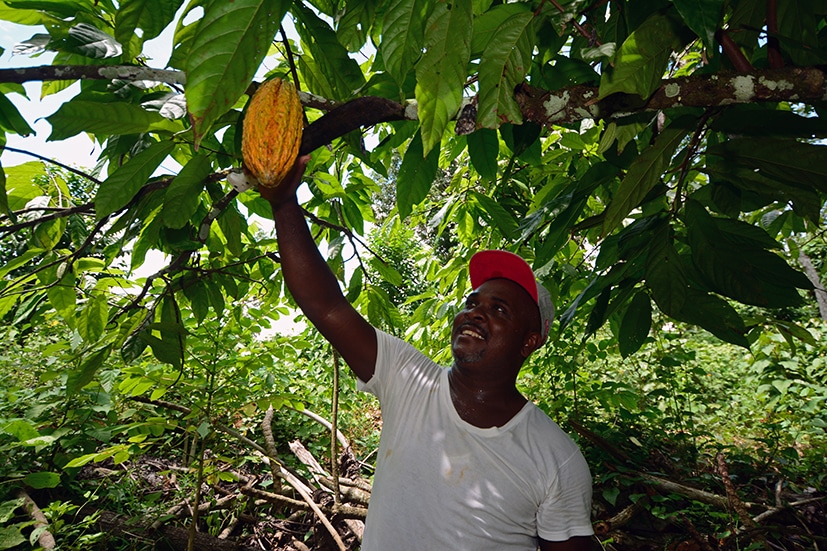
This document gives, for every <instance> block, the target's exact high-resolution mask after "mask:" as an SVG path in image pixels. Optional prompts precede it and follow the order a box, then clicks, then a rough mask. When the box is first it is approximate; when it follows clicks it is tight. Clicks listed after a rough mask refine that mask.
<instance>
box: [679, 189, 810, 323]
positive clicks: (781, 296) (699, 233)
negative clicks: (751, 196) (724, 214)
mask: <svg viewBox="0 0 827 551" xmlns="http://www.w3.org/2000/svg"><path fill="white" fill-rule="evenodd" d="M742 224H743V223H742ZM686 226H687V230H688V231H687V237H688V240H689V245H690V247H691V250H692V263H693V264H694V266H695V267H696V268H697V269H698V272H699V274H700V275H701V276H702V277H703V280H704V282H705V283H706V284H707V285H708V286H709V288H710V289H711V290H713V291H715V292H717V293H720V294H722V295H724V296H727V297H730V298H733V299H735V300H737V301H740V302H743V303H745V304H752V305H755V306H762V307H767V308H779V307H784V306H794V305H797V304H799V303H800V302H801V296H800V294H799V293H798V291H797V288H810V287H811V285H812V284H811V283H810V282H809V280H808V279H807V278H806V276H804V274H801V273H800V272H796V271H795V270H793V269H792V268H790V266H789V265H787V263H786V262H785V261H784V260H783V259H782V258H781V257H780V256H778V255H777V254H775V253H773V252H770V251H767V250H765V249H764V248H763V247H762V246H761V245H756V241H755V240H754V239H744V238H743V237H741V236H740V235H738V234H735V233H733V232H731V231H727V226H726V225H724V224H720V225H719V224H718V219H716V218H714V217H712V216H710V215H709V213H707V212H706V210H705V209H704V208H703V207H702V206H701V205H700V204H698V203H697V202H696V201H692V200H690V201H687V203H686Z"/></svg>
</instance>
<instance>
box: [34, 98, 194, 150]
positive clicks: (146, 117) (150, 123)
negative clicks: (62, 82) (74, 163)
mask: <svg viewBox="0 0 827 551" xmlns="http://www.w3.org/2000/svg"><path fill="white" fill-rule="evenodd" d="M46 120H47V121H49V124H51V125H52V133H51V134H50V135H49V137H48V138H47V139H48V140H49V141H60V140H65V139H66V138H71V137H72V136H75V135H76V134H81V133H90V134H96V135H97V136H98V137H100V138H104V137H107V136H111V135H118V134H141V133H143V132H150V131H153V130H154V131H162V132H177V131H178V130H180V129H181V126H180V125H179V124H177V123H175V122H173V121H170V120H167V119H165V118H164V117H162V116H161V115H159V114H158V113H153V112H151V111H146V110H145V109H142V108H140V107H139V106H137V105H133V104H131V103H123V102H111V101H110V102H107V103H103V102H97V101H88V100H70V101H67V102H66V103H64V104H63V105H61V106H60V108H59V109H58V110H57V111H56V112H55V113H53V114H51V115H49V116H48V117H46Z"/></svg>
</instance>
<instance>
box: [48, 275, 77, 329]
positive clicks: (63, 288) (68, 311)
mask: <svg viewBox="0 0 827 551" xmlns="http://www.w3.org/2000/svg"><path fill="white" fill-rule="evenodd" d="M46 294H47V295H48V297H49V303H50V304H51V305H52V307H53V308H54V309H55V310H56V311H57V313H58V314H60V317H62V318H63V319H64V320H66V321H67V322H68V323H69V325H70V326H71V325H72V324H73V323H74V315H75V306H76V303H77V293H76V292H75V278H74V275H73V274H72V273H71V272H68V271H67V273H66V274H64V275H63V278H62V279H61V280H60V283H59V284H57V285H51V286H49V289H48V290H47V291H46Z"/></svg>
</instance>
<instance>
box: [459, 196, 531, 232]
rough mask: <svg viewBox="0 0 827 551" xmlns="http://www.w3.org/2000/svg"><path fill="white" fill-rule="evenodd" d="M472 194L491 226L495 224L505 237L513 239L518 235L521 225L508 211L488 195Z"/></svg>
mask: <svg viewBox="0 0 827 551" xmlns="http://www.w3.org/2000/svg"><path fill="white" fill-rule="evenodd" d="M471 194H472V196H473V197H474V200H476V202H477V203H478V204H479V206H480V207H481V208H482V215H483V217H484V218H485V219H486V220H487V221H488V223H489V224H493V225H494V226H495V227H496V228H497V229H498V230H500V233H502V235H503V237H505V238H507V239H511V238H513V237H514V236H515V235H516V234H517V232H518V231H519V229H520V225H519V224H518V223H517V220H516V219H515V218H514V216H512V215H511V213H510V212H508V210H506V209H505V208H504V207H503V206H502V205H501V204H499V203H498V202H496V201H495V200H494V199H492V198H490V197H488V196H487V195H483V194H482V193H479V192H477V191H472V192H471Z"/></svg>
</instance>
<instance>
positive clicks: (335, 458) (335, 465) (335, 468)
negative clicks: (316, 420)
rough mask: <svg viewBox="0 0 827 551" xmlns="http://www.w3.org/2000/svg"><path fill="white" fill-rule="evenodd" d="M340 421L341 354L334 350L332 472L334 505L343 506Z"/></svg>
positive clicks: (331, 431) (331, 419) (331, 416)
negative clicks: (340, 477) (338, 434)
mask: <svg viewBox="0 0 827 551" xmlns="http://www.w3.org/2000/svg"><path fill="white" fill-rule="evenodd" d="M338 419H339V353H338V352H336V350H335V349H334V350H333V404H332V406H331V411H330V472H331V474H332V475H333V503H334V505H341V504H342V498H341V497H340V495H339V453H338V450H337V449H336V444H337V440H336V433H337V432H339V430H338V428H337V425H338Z"/></svg>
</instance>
